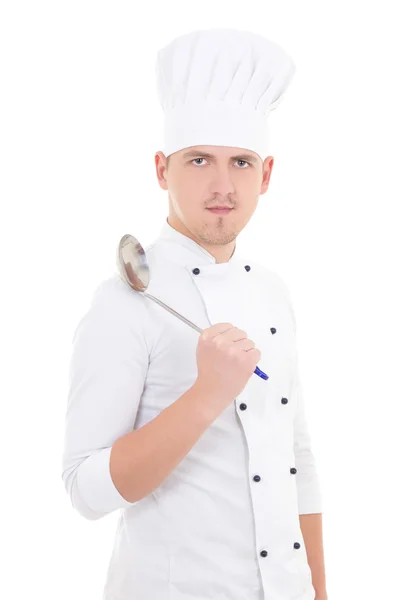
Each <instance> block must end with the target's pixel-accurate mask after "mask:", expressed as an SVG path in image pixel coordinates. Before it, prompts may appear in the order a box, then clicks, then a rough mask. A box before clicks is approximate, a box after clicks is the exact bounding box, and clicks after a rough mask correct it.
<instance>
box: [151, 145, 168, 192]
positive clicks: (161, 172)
mask: <svg viewBox="0 0 400 600" xmlns="http://www.w3.org/2000/svg"><path fill="white" fill-rule="evenodd" d="M154 162H155V166H156V175H157V180H158V184H159V186H160V187H161V188H162V189H163V190H167V189H168V182H167V159H166V156H165V154H164V153H163V152H157V153H156V154H155V156H154Z"/></svg>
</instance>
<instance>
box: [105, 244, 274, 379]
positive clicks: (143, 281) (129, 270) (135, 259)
mask: <svg viewBox="0 0 400 600" xmlns="http://www.w3.org/2000/svg"><path fill="white" fill-rule="evenodd" d="M117 254H118V256H117V266H118V269H119V273H120V275H121V277H122V279H123V280H124V281H126V283H127V284H128V285H129V286H130V287H131V288H133V289H134V290H135V291H136V292H140V293H141V294H143V296H146V298H150V300H153V301H154V302H156V303H157V304H159V305H160V306H162V307H163V308H165V309H166V310H168V312H170V313H171V314H173V315H175V317H178V319H180V320H181V321H183V322H184V323H186V324H187V325H189V327H192V329H194V330H195V331H197V332H198V333H202V332H203V329H201V328H200V327H197V325H195V324H194V323H192V322H191V321H189V319H186V318H185V317H183V316H182V315H181V314H179V313H178V312H176V311H175V310H174V309H173V308H171V307H170V306H167V305H166V304H164V302H161V300H159V299H158V298H155V296H152V295H151V294H149V293H148V292H146V291H145V290H146V289H147V287H148V285H149V281H150V269H149V265H148V262H147V259H146V254H145V251H144V250H143V248H142V246H141V245H140V243H139V242H138V240H137V239H136V238H135V237H133V235H130V234H129V233H127V234H125V235H124V236H123V237H122V238H121V240H120V242H119V246H118V253H117ZM254 373H255V374H256V375H258V376H259V377H261V378H262V379H268V375H267V374H266V373H264V371H261V369H259V368H258V367H256V368H255V371H254Z"/></svg>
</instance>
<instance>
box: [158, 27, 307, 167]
mask: <svg viewBox="0 0 400 600" xmlns="http://www.w3.org/2000/svg"><path fill="white" fill-rule="evenodd" d="M295 70H296V67H295V65H294V62H293V61H292V59H291V58H290V56H289V55H288V54H287V53H286V52H285V51H284V50H283V48H281V47H280V46H279V45H278V44H276V43H275V42H272V41H270V40H268V39H266V38H264V37H263V36H261V35H258V34H256V33H252V32H249V31H240V30H237V29H224V28H215V29H205V30H196V31H193V32H191V33H188V34H185V35H182V36H179V37H177V38H175V39H174V40H173V41H172V42H170V43H169V44H168V45H166V46H164V47H163V48H161V50H159V51H158V53H157V60H156V77H157V90H158V95H159V100H160V103H161V106H162V108H163V110H164V117H165V119H164V148H163V153H164V154H165V156H169V155H170V154H172V153H173V152H177V151H178V150H181V149H182V148H188V147H189V146H195V145H215V146H232V147H238V148H247V149H249V150H252V151H253V152H256V153H257V154H259V155H260V157H261V158H262V160H264V158H265V157H266V156H267V155H268V154H267V148H269V145H268V143H269V135H268V127H267V117H268V115H269V113H270V112H271V110H273V109H275V108H276V107H277V105H278V104H279V103H280V101H281V100H282V96H283V94H284V92H285V90H286V88H287V87H288V85H289V83H290V82H291V80H292V77H293V75H294V73H295Z"/></svg>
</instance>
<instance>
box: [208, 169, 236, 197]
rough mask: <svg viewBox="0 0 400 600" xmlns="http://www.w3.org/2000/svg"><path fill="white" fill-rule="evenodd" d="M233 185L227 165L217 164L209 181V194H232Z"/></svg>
mask: <svg viewBox="0 0 400 600" xmlns="http://www.w3.org/2000/svg"><path fill="white" fill-rule="evenodd" d="M234 191H235V187H234V185H233V181H232V175H231V173H230V170H229V167H226V166H219V167H216V168H215V169H213V177H212V180H211V182H210V194H215V195H216V194H219V195H221V196H222V197H224V196H227V195H228V194H233V193H234Z"/></svg>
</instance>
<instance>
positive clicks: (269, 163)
mask: <svg viewBox="0 0 400 600" xmlns="http://www.w3.org/2000/svg"><path fill="white" fill-rule="evenodd" d="M273 166H274V157H273V156H267V158H266V159H265V160H264V162H263V178H262V182H261V190H260V194H265V192H266V191H267V189H268V185H269V181H270V178H271V173H272V168H273Z"/></svg>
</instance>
